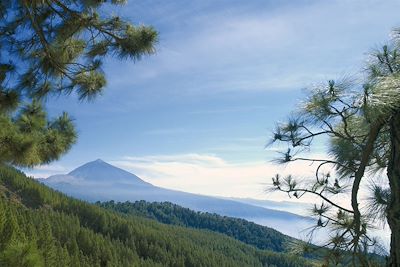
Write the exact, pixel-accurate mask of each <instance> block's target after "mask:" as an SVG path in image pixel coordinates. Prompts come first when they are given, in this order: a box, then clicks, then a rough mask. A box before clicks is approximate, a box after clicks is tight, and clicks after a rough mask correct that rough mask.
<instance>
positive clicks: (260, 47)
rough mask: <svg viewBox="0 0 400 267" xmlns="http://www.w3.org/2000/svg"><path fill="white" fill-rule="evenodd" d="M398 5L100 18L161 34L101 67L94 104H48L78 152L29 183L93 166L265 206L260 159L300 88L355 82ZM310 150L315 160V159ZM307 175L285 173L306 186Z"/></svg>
mask: <svg viewBox="0 0 400 267" xmlns="http://www.w3.org/2000/svg"><path fill="white" fill-rule="evenodd" d="M399 10H400V1H379V0H376V1H370V0H354V1H344V0H343V1H335V0H331V1H312V0H304V1H303V0H298V1H289V0H288V1H272V0H270V1H267V0H262V1H261V0H254V1H244V0H242V1H232V0H196V1H184V0H181V1H162V0H159V1H149V0H143V1H133V0H130V1H128V4H127V5H126V6H123V7H117V8H112V9H110V8H109V7H107V8H105V9H104V10H103V12H104V13H108V14H118V15H121V16H122V17H124V18H126V19H129V20H131V21H132V22H133V23H136V24H146V25H153V26H154V27H155V28H156V29H157V30H158V31H159V42H158V44H157V53H156V54H155V55H152V56H150V57H145V58H143V59H142V60H141V61H138V62H131V61H118V60H116V59H112V58H108V59H107V62H106V63H105V67H104V71H105V72H106V74H107V79H108V85H107V88H106V89H105V91H104V93H103V95H102V96H100V97H98V98H97V99H96V100H95V101H94V102H92V103H80V102H79V101H78V100H77V99H76V98H75V97H74V96H69V97H60V98H58V99H50V100H49V101H48V103H47V107H48V111H49V113H50V114H51V115H53V116H55V115H57V114H59V113H61V112H62V111H67V112H69V113H70V114H71V115H72V117H73V118H75V123H76V125H77V128H78V132H79V140H78V142H77V144H76V145H75V146H74V147H73V148H72V150H71V151H70V152H69V153H68V154H66V155H65V156H63V157H62V158H61V159H60V160H59V161H57V162H54V163H52V164H50V165H46V166H40V167H38V168H36V169H34V170H27V173H29V174H32V175H34V176H36V177H47V176H49V175H52V174H57V173H67V172H69V171H70V170H72V169H74V168H75V167H78V166H79V165H82V164H83V163H86V162H88V161H92V160H95V159H97V158H101V159H103V160H105V161H107V162H109V163H111V164H114V165H116V166H119V167H122V168H124V169H126V170H129V171H132V172H133V173H135V174H137V175H138V176H140V177H142V178H143V179H144V180H146V181H149V182H151V183H153V184H155V185H159V186H163V187H167V188H173V189H179V190H184V191H188V192H195V193H201V194H207V195H220V196H236V197H251V198H268V195H267V194H266V193H265V192H264V189H265V186H266V184H268V183H269V182H270V178H271V177H272V176H273V175H274V174H275V173H276V172H282V169H279V168H280V167H278V166H275V165H273V164H272V163H271V162H270V160H271V159H272V158H273V157H275V156H276V151H275V150H276V149H275V148H267V149H265V144H266V143H267V142H268V140H269V138H270V136H271V130H272V129H273V128H274V125H275V123H276V122H278V121H282V120H284V119H285V118H286V117H287V115H289V113H290V112H291V111H292V110H294V109H295V108H296V106H297V105H298V103H299V102H300V101H301V99H302V98H303V97H304V90H303V89H304V88H306V87H309V86H311V85H312V84H314V83H319V82H323V81H325V80H327V79H335V78H340V77H343V76H349V75H350V76H352V75H356V76H357V75H358V74H359V71H360V70H362V68H363V66H365V61H366V56H367V54H368V52H370V51H371V49H373V48H376V47H379V46H380V45H382V44H384V43H385V41H387V40H388V39H389V34H390V31H391V30H392V29H393V28H395V27H396V26H400V16H399ZM323 152H324V150H323V146H322V144H319V145H318V146H317V147H316V148H315V150H314V151H312V153H319V154H321V153H323ZM306 169H307V166H301V165H296V166H293V167H289V168H286V169H285V170H283V171H284V172H287V173H289V172H294V173H295V174H299V175H306V174H307V172H308V170H306Z"/></svg>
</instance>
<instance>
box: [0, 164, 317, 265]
mask: <svg viewBox="0 0 400 267" xmlns="http://www.w3.org/2000/svg"><path fill="white" fill-rule="evenodd" d="M0 239H1V240H0V265H1V266H283V267H285V266H292V267H296V266H309V263H307V262H306V261H305V260H304V259H301V258H294V257H293V256H288V255H285V254H280V253H274V252H269V251H262V250H258V249H255V248H253V247H251V246H248V245H245V244H243V243H241V242H239V241H237V240H234V239H232V238H228V237H226V236H224V235H221V234H216V233H212V232H209V231H202V230H195V229H188V228H184V227H179V226H169V225H164V224H160V223H157V222H155V221H152V220H149V219H145V218H141V217H137V216H129V217H127V216H122V215H118V214H117V213H115V212H111V211H107V210H105V209H102V208H100V207H98V206H95V205H92V204H88V203H85V202H83V201H79V200H75V199H72V198H69V197H67V196H65V195H63V194H61V193H58V192H55V191H53V190H51V189H49V188H47V187H46V186H44V185H41V184H39V183H37V182H36V181H34V180H32V179H29V178H27V177H26V176H24V175H23V173H21V172H19V171H16V170H15V169H13V168H10V167H5V166H0Z"/></svg>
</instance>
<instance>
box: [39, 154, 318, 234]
mask: <svg viewBox="0 0 400 267" xmlns="http://www.w3.org/2000/svg"><path fill="white" fill-rule="evenodd" d="M40 181H41V182H42V183H44V184H46V185H48V186H50V187H52V188H54V189H57V190H59V191H61V192H64V193H66V194H67V195H70V196H73V197H77V198H80V199H83V200H87V201H91V202H96V201H110V200H114V201H121V202H124V201H132V202H134V201H139V200H146V201H149V202H154V201H156V202H165V201H168V202H171V203H174V204H178V205H180V206H183V207H185V208H189V209H192V210H195V211H202V212H209V213H216V214H219V215H224V216H231V217H236V218H242V219H246V220H249V221H253V222H256V223H259V224H262V225H265V226H268V227H271V228H274V229H276V230H278V231H280V232H282V233H284V234H287V235H290V236H293V237H295V238H301V237H303V236H304V235H302V231H303V230H304V229H305V228H308V227H310V226H312V225H313V224H314V221H313V220H311V219H310V218H307V217H302V216H299V215H296V214H293V213H289V212H285V211H279V210H274V209H267V208H263V207H258V206H255V205H250V204H247V203H242V202H239V201H234V200H229V199H221V198H217V197H209V196H203V195H196V194H190V193H185V192H181V191H175V190H169V189H165V188H161V187H157V186H154V185H152V184H150V183H148V182H145V181H143V180H142V179H140V178H139V177H138V176H136V175H134V174H132V173H130V172H127V171H125V170H123V169H120V168H117V167H115V166H113V165H111V164H109V163H106V162H104V161H103V160H101V159H97V160H95V161H91V162H88V163H86V164H84V165H82V166H80V167H78V168H76V169H75V170H73V171H71V172H70V173H68V174H66V175H54V176H50V177H49V178H47V179H40Z"/></svg>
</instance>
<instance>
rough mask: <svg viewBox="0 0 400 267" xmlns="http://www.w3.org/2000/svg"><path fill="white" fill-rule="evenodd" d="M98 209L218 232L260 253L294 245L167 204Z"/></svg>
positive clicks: (270, 232)
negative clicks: (254, 248)
mask: <svg viewBox="0 0 400 267" xmlns="http://www.w3.org/2000/svg"><path fill="white" fill-rule="evenodd" d="M97 205H99V206H100V207H104V208H107V209H111V210H115V211H118V212H122V213H125V214H130V215H138V216H142V217H147V218H150V219H155V220H157V221H159V222H162V223H165V224H173V225H180V226H186V227H192V228H197V229H207V230H211V231H214V232H219V233H222V234H225V235H228V236H231V237H233V238H235V239H237V240H240V241H242V242H244V243H246V244H249V245H253V246H255V247H257V248H260V249H267V250H273V251H278V252H283V251H287V249H288V246H289V244H290V242H291V241H295V239H293V238H291V237H289V236H286V235H284V234H282V233H280V232H278V231H276V230H274V229H271V228H269V227H265V226H261V225H258V224H255V223H253V222H249V221H246V220H243V219H238V218H232V217H226V216H220V215H218V214H211V213H207V212H196V211H193V210H190V209H187V208H184V207H181V206H178V205H176V204H173V203H170V202H162V203H160V202H152V203H150V202H146V201H136V202H123V203H120V202H118V203H117V202H114V201H108V202H98V203H97Z"/></svg>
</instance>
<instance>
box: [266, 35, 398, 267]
mask: <svg viewBox="0 0 400 267" xmlns="http://www.w3.org/2000/svg"><path fill="white" fill-rule="evenodd" d="M399 33H400V31H398V30H397V31H395V32H394V38H393V40H392V41H391V42H390V44H389V45H385V46H383V47H382V49H381V50H379V51H375V52H374V53H372V55H371V56H370V58H369V61H368V62H369V63H368V66H367V68H366V69H365V72H364V73H363V74H364V76H365V79H364V80H363V81H361V82H360V81H359V80H356V81H351V80H349V79H343V80H342V81H333V80H330V81H328V82H327V83H326V84H322V85H320V86H317V87H316V88H313V89H312V90H310V93H309V96H308V98H307V99H306V101H305V103H304V104H303V105H302V107H301V108H300V110H299V111H298V112H297V113H295V115H293V116H292V117H291V118H290V119H289V121H288V122H286V123H283V124H279V125H278V126H277V128H276V130H275V132H274V135H273V140H272V142H284V143H287V144H288V147H289V148H288V150H287V151H285V152H284V153H282V156H283V157H281V158H280V159H278V162H280V163H284V164H286V163H290V162H294V161H303V162H308V163H314V164H317V165H316V171H315V177H314V178H313V179H311V180H308V181H307V182H301V181H299V179H297V178H296V177H294V176H292V175H289V176H286V177H281V176H280V175H276V176H275V177H274V178H273V179H272V180H273V187H272V190H278V191H283V192H286V193H288V194H289V195H290V196H293V197H295V198H300V197H302V196H304V195H306V194H307V195H309V194H312V195H315V196H318V197H319V198H320V199H321V200H322V203H319V204H316V205H315V206H314V209H313V213H314V215H315V216H316V217H317V224H316V228H330V229H331V230H332V232H333V233H332V238H331V240H330V242H329V244H327V245H330V247H331V248H332V250H331V252H332V253H331V255H330V256H329V257H328V258H327V259H328V260H330V261H332V262H337V261H338V260H339V258H340V257H342V256H343V255H344V254H343V253H342V250H350V251H352V253H353V262H352V264H353V265H362V266H367V264H368V261H369V260H370V259H369V257H368V255H367V254H366V253H367V252H369V251H371V247H377V246H376V245H377V240H375V239H373V238H371V237H370V228H371V227H372V226H373V225H372V224H373V223H374V222H377V221H378V222H385V221H387V223H388V224H389V226H390V229H391V248H390V256H389V261H388V266H400V141H399V140H400V79H399V74H400V57H399V53H400V47H399V45H400V35H399ZM320 137H325V138H326V139H327V140H328V145H327V147H328V151H327V152H328V155H329V156H328V157H327V158H309V157H308V156H307V154H305V153H304V152H307V151H309V150H310V148H311V147H312V145H313V141H314V140H316V139H317V140H318V139H319V140H321V139H320ZM385 171H386V174H387V175H386V180H387V181H388V186H387V187H386V186H385V181H383V182H382V180H380V179H379V178H380V176H382V174H383V175H384V172H385ZM367 176H368V177H367ZM368 179H372V180H373V182H372V183H371V185H370V189H371V192H370V193H371V197H370V198H369V200H368V201H364V202H361V201H360V196H359V191H360V185H361V182H366V181H368ZM348 192H350V197H349V198H348V200H349V204H350V206H351V208H347V207H345V206H343V205H341V204H339V203H336V201H335V200H334V199H337V198H334V197H335V196H339V197H340V198H341V199H346V198H345V196H346V195H348Z"/></svg>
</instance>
